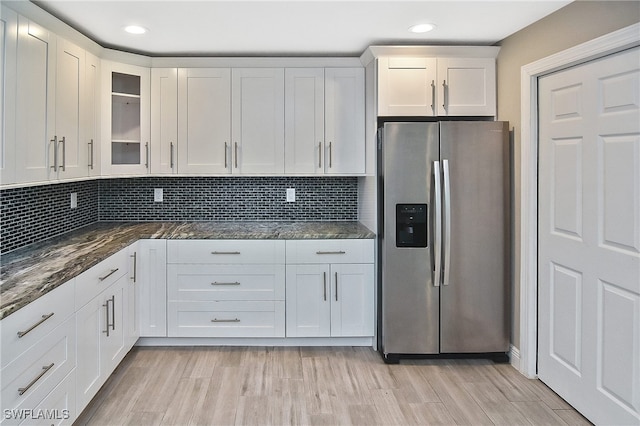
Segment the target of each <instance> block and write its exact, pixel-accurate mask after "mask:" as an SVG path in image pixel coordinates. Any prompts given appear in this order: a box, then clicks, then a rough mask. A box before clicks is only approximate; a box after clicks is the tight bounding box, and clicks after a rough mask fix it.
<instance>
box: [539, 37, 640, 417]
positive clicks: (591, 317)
mask: <svg viewBox="0 0 640 426" xmlns="http://www.w3.org/2000/svg"><path fill="white" fill-rule="evenodd" d="M539 140H540V158H539V226H538V239H539V241H538V242H539V255H538V277H539V281H538V285H539V296H538V297H539V299H538V306H539V317H538V318H539V324H538V375H539V377H540V379H541V380H542V381H543V382H545V383H546V384H548V385H549V386H550V387H551V388H552V389H553V390H554V391H556V392H557V393H558V394H559V395H560V396H562V397H563V398H564V399H565V400H567V401H568V402H569V403H570V404H571V405H573V406H574V407H575V408H576V409H577V410H579V411H580V412H581V413H583V414H584V415H585V416H586V417H587V418H588V419H589V420H591V421H592V422H594V423H596V424H617V425H621V424H634V425H637V424H640V49H639V48H635V49H632V50H628V51H625V52H621V53H618V54H615V55H612V56H609V57H606V58H602V59H598V60H595V61H592V62H589V63H587V64H584V65H581V66H577V67H573V68H570V69H567V70H564V71H561V72H558V73H555V74H551V75H549V76H545V77H543V78H541V79H540V80H539Z"/></svg>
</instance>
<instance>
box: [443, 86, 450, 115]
mask: <svg viewBox="0 0 640 426" xmlns="http://www.w3.org/2000/svg"><path fill="white" fill-rule="evenodd" d="M447 92H448V90H447V80H442V108H444V110H445V112H446V111H447V105H448V104H449V99H447V98H448V97H449V94H448V93H447Z"/></svg>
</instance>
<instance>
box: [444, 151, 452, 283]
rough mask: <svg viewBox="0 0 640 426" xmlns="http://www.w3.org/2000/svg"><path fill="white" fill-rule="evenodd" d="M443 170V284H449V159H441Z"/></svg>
mask: <svg viewBox="0 0 640 426" xmlns="http://www.w3.org/2000/svg"><path fill="white" fill-rule="evenodd" d="M442 171H443V172H444V216H443V218H444V254H443V256H444V279H443V280H442V284H443V285H449V273H450V272H451V178H450V175H449V160H442Z"/></svg>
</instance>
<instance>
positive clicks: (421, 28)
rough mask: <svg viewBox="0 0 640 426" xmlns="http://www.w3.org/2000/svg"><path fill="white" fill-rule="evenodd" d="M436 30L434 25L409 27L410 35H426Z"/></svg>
mask: <svg viewBox="0 0 640 426" xmlns="http://www.w3.org/2000/svg"><path fill="white" fill-rule="evenodd" d="M435 28H436V26H435V24H416V25H412V26H410V27H409V31H411V32H412V33H427V32H429V31H431V30H434V29H435Z"/></svg>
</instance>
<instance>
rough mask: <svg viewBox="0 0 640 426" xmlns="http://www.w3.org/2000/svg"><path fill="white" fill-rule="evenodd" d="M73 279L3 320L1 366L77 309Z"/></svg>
mask: <svg viewBox="0 0 640 426" xmlns="http://www.w3.org/2000/svg"><path fill="white" fill-rule="evenodd" d="M74 291H75V290H74V280H71V281H68V282H66V283H64V284H62V285H61V286H59V287H57V288H55V289H53V290H51V291H50V292H49V293H47V294H45V295H44V296H42V297H40V298H38V299H36V300H34V301H33V302H31V303H29V304H28V305H27V306H25V307H23V308H22V309H19V310H18V311H16V312H14V313H13V314H11V315H9V316H8V317H6V318H4V319H3V320H2V321H0V330H2V333H0V334H1V336H2V337H1V342H2V348H1V351H2V360H1V363H0V368H4V367H5V366H6V365H7V364H9V363H11V362H12V361H14V360H15V359H16V358H18V356H19V355H20V354H22V353H23V352H24V351H26V350H27V349H29V348H30V347H31V346H33V345H34V344H35V343H36V342H38V341H39V340H40V339H42V338H43V337H44V336H46V335H47V334H49V333H50V332H51V331H52V330H53V329H55V328H56V327H57V326H59V325H60V324H62V323H63V322H64V320H65V319H67V318H68V317H69V315H71V314H73V313H74V312H75V307H74Z"/></svg>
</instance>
